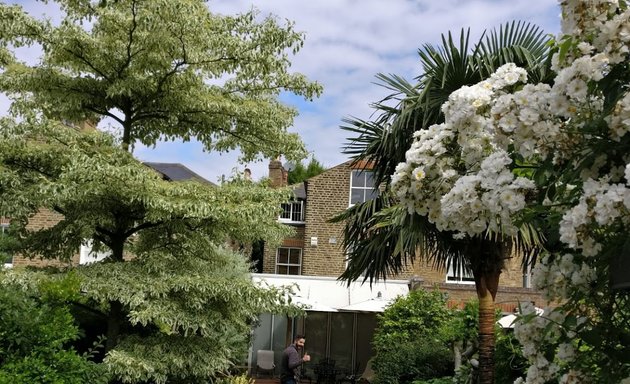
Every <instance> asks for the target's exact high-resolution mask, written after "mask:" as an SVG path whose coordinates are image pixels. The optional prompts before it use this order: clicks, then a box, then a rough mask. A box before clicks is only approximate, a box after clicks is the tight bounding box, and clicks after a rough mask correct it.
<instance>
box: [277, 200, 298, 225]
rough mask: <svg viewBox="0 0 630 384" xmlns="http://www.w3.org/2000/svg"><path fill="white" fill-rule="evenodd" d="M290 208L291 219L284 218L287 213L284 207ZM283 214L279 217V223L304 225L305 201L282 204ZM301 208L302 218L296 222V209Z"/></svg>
mask: <svg viewBox="0 0 630 384" xmlns="http://www.w3.org/2000/svg"><path fill="white" fill-rule="evenodd" d="M285 204H286V205H288V206H289V217H283V216H284V214H285V213H286V212H287V211H286V210H284V205H285ZM282 205H283V206H282V213H280V216H279V217H278V221H280V222H282V223H304V200H291V201H288V202H286V203H282ZM298 206H299V207H300V217H299V220H294V215H295V213H296V209H295V208H296V207H298Z"/></svg>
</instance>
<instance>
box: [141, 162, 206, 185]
mask: <svg viewBox="0 0 630 384" xmlns="http://www.w3.org/2000/svg"><path fill="white" fill-rule="evenodd" d="M143 164H144V165H146V166H147V167H150V168H153V169H154V170H156V171H157V172H159V173H160V174H162V177H163V178H164V179H165V180H169V181H183V180H197V181H200V182H202V183H208V184H212V185H214V183H212V182H210V181H208V180H206V179H204V178H203V177H201V176H199V175H198V174H196V173H195V172H193V171H191V170H190V169H189V168H187V167H186V166H185V165H183V164H180V163H152V162H144V163H143Z"/></svg>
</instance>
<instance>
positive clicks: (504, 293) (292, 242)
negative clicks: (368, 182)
mask: <svg viewBox="0 0 630 384" xmlns="http://www.w3.org/2000/svg"><path fill="white" fill-rule="evenodd" d="M278 163H279V162H278ZM276 166H277V164H275V165H274V166H273V167H272V165H271V164H270V171H271V170H272V168H273V170H274V171H275V172H277V173H276V175H278V176H279V175H281V173H280V172H279V171H278V170H277V169H276ZM351 172H352V167H351V166H350V162H346V163H343V164H340V165H338V166H336V167H333V168H330V169H328V170H326V171H325V172H324V173H322V174H320V175H318V176H315V177H312V178H310V179H308V180H307V182H306V196H307V197H306V204H305V221H306V223H305V225H304V226H298V227H296V229H297V232H296V235H295V236H294V237H292V238H288V239H285V241H284V243H283V246H286V247H297V248H302V249H303V252H302V261H303V264H302V275H306V276H332V277H338V276H339V275H341V273H343V271H344V270H345V266H346V263H345V255H344V252H343V250H342V248H341V241H342V231H343V224H333V223H329V222H328V220H329V219H330V218H332V217H333V216H335V215H337V214H339V213H340V212H342V211H344V210H345V209H347V208H348V206H349V200H350V174H351ZM314 238H317V245H311V239H314ZM275 260H276V249H275V248H273V249H270V247H265V252H264V260H263V273H274V272H275ZM412 276H417V277H419V278H420V279H421V280H422V282H421V284H420V285H421V286H423V287H425V288H426V287H429V288H430V287H434V286H437V287H439V288H440V289H442V290H447V291H449V292H452V293H451V294H450V297H451V299H450V300H451V302H452V305H453V306H459V305H460V304H461V303H463V302H465V301H467V300H469V299H471V298H474V297H476V292H475V289H474V284H453V283H450V282H449V283H446V270H436V269H434V268H433V267H432V266H431V265H429V264H427V263H426V262H422V261H419V260H416V263H415V264H414V265H411V266H409V267H408V268H407V269H406V270H405V271H404V272H403V273H401V274H399V275H398V276H391V277H390V278H395V279H409V278H411V277H412ZM522 286H523V274H522V269H521V260H520V258H518V257H512V258H510V259H509V260H508V261H507V263H506V269H505V270H504V271H503V272H502V274H501V280H500V287H501V288H500V291H499V294H498V297H497V303H499V302H502V303H504V304H501V305H503V306H505V311H506V312H509V311H510V310H511V309H510V308H512V307H513V306H514V305H515V303H516V301H517V299H518V298H521V300H522V299H523V297H525V298H526V299H527V300H531V301H535V302H537V303H542V299H541V298H540V295H539V294H538V293H536V292H534V291H532V290H531V289H528V288H522Z"/></svg>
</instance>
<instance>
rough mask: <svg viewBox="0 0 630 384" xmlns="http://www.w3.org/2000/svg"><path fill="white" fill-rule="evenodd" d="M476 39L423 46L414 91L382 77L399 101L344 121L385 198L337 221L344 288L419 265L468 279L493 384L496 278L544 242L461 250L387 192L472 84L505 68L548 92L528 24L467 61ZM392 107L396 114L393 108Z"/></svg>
mask: <svg viewBox="0 0 630 384" xmlns="http://www.w3.org/2000/svg"><path fill="white" fill-rule="evenodd" d="M469 36H470V31H466V32H465V31H464V30H462V31H461V33H460V39H459V45H456V44H455V42H454V40H453V37H452V35H451V34H450V33H449V34H448V36H447V37H446V36H442V46H441V47H437V48H435V47H433V46H432V45H429V44H425V45H424V46H423V47H422V48H421V49H420V50H419V51H418V54H419V56H420V59H421V63H422V66H423V71H424V73H423V74H422V75H421V76H419V77H418V78H416V81H417V83H416V84H415V85H413V84H411V83H409V82H407V81H406V80H405V79H403V78H401V77H399V76H396V75H384V74H378V75H377V78H378V79H379V80H380V82H381V83H380V84H381V85H382V86H384V87H386V88H387V89H389V90H391V91H392V92H393V93H392V94H391V95H389V96H388V97H386V98H385V99H383V100H381V101H380V102H377V103H375V104H373V108H374V109H375V114H374V115H375V116H376V117H375V118H374V119H373V120H371V121H367V120H361V119H358V118H347V119H344V123H345V124H346V125H344V126H342V127H341V128H342V129H344V130H346V131H348V132H350V133H352V134H353V137H349V138H348V140H349V142H348V144H347V146H346V148H345V153H347V154H349V155H350V156H351V157H352V159H353V160H355V162H359V161H361V162H364V163H366V164H370V165H371V166H372V171H373V172H374V177H375V180H376V183H375V185H379V186H381V193H380V195H379V197H378V198H376V199H375V200H371V201H367V202H365V203H362V204H357V205H355V206H353V207H351V208H349V209H348V210H347V211H345V212H343V213H342V214H340V215H338V216H337V217H335V218H333V219H332V221H334V222H344V223H345V227H344V240H343V246H344V248H345V249H346V251H347V254H348V268H347V269H346V271H345V272H344V273H343V274H342V275H341V276H340V279H342V280H346V281H348V282H350V281H356V280H358V279H360V278H362V279H363V281H364V282H365V281H367V280H369V282H370V283H372V282H373V281H375V280H378V279H386V278H387V277H388V276H390V275H394V274H397V273H398V272H401V271H402V269H403V268H404V267H405V266H406V265H407V264H409V263H412V262H413V261H414V260H415V259H416V258H419V259H423V260H426V261H429V262H430V263H431V264H432V265H433V266H434V267H435V268H448V267H453V269H454V270H455V271H460V273H461V272H462V271H464V270H466V271H470V272H472V274H473V276H474V279H475V287H476V291H477V296H478V298H479V374H480V382H481V383H493V382H494V316H495V315H494V313H495V307H494V299H495V297H496V293H497V289H498V285H499V276H500V273H501V271H502V270H503V268H504V264H505V260H506V258H507V257H509V255H510V253H511V250H512V248H513V247H514V246H516V247H517V248H518V251H520V252H521V253H523V254H524V256H525V257H524V260H525V261H524V262H526V263H527V262H530V261H531V260H532V259H534V258H535V253H536V249H537V247H536V246H535V245H536V244H539V243H540V241H539V235H538V234H537V232H536V231H534V230H533V226H531V225H527V224H522V225H521V227H520V232H519V234H518V235H517V236H514V237H511V238H508V237H506V236H503V235H501V234H490V233H487V234H485V235H483V236H479V237H474V238H466V239H461V240H455V239H454V238H453V236H452V235H453V233H449V232H445V231H439V230H437V228H436V227H435V226H434V225H433V224H432V223H431V222H429V220H428V219H427V218H426V217H424V216H420V215H418V214H415V213H411V214H410V213H408V212H407V211H406V210H405V209H404V208H403V207H401V206H400V205H398V204H397V201H396V200H395V199H394V198H393V197H392V194H391V192H390V187H389V185H390V182H391V175H392V174H393V173H394V169H395V167H396V166H397V165H398V164H399V163H400V162H404V161H405V152H406V150H407V149H408V148H410V146H411V143H412V141H413V133H414V132H415V131H417V130H420V129H426V128H427V127H429V126H431V125H433V124H438V123H441V122H443V121H444V116H443V114H442V113H441V110H440V107H441V105H442V104H443V103H444V102H445V101H446V100H447V99H448V96H449V95H450V94H451V92H453V91H455V90H457V89H459V88H461V87H462V86H464V85H471V84H475V83H477V82H479V81H481V80H483V79H485V78H487V77H488V76H489V75H490V74H492V73H493V72H494V71H495V70H496V69H497V68H498V67H499V66H501V65H503V64H505V63H508V62H513V63H515V64H517V65H518V66H520V67H523V68H525V69H527V70H528V74H529V77H530V79H532V80H533V81H536V82H550V81H551V73H550V70H549V67H550V58H551V55H550V53H551V51H550V46H551V45H550V39H549V37H547V36H546V35H544V34H543V32H542V31H541V30H540V29H539V28H538V27H535V26H533V25H530V24H524V23H521V22H512V23H509V24H506V25H504V26H501V27H500V28H499V30H498V31H497V30H493V31H491V32H490V34H488V35H485V33H484V35H482V37H481V38H480V40H479V42H478V43H477V44H476V45H475V46H474V48H473V49H472V53H468V52H469ZM392 104H394V106H392Z"/></svg>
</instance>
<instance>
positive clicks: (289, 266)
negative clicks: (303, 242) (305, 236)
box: [275, 247, 303, 276]
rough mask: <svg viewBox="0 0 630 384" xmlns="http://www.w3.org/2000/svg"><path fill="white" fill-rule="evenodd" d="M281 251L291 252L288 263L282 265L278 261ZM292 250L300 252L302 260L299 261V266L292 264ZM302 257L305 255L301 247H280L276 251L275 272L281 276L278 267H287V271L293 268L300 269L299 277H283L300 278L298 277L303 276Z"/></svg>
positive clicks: (288, 274)
mask: <svg viewBox="0 0 630 384" xmlns="http://www.w3.org/2000/svg"><path fill="white" fill-rule="evenodd" d="M281 249H286V250H287V251H288V252H289V254H288V257H287V262H286V263H280V262H279V261H278V259H279V257H280V250H281ZM292 250H297V251H299V252H300V259H299V262H298V263H297V264H295V263H291V262H290V260H291V251H292ZM302 255H303V250H302V248H299V247H278V248H277V249H276V265H275V272H276V274H280V273H279V272H278V267H287V270H290V269H291V267H298V273H297V275H294V274H290V273H283V275H287V276H298V275H301V274H302Z"/></svg>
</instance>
